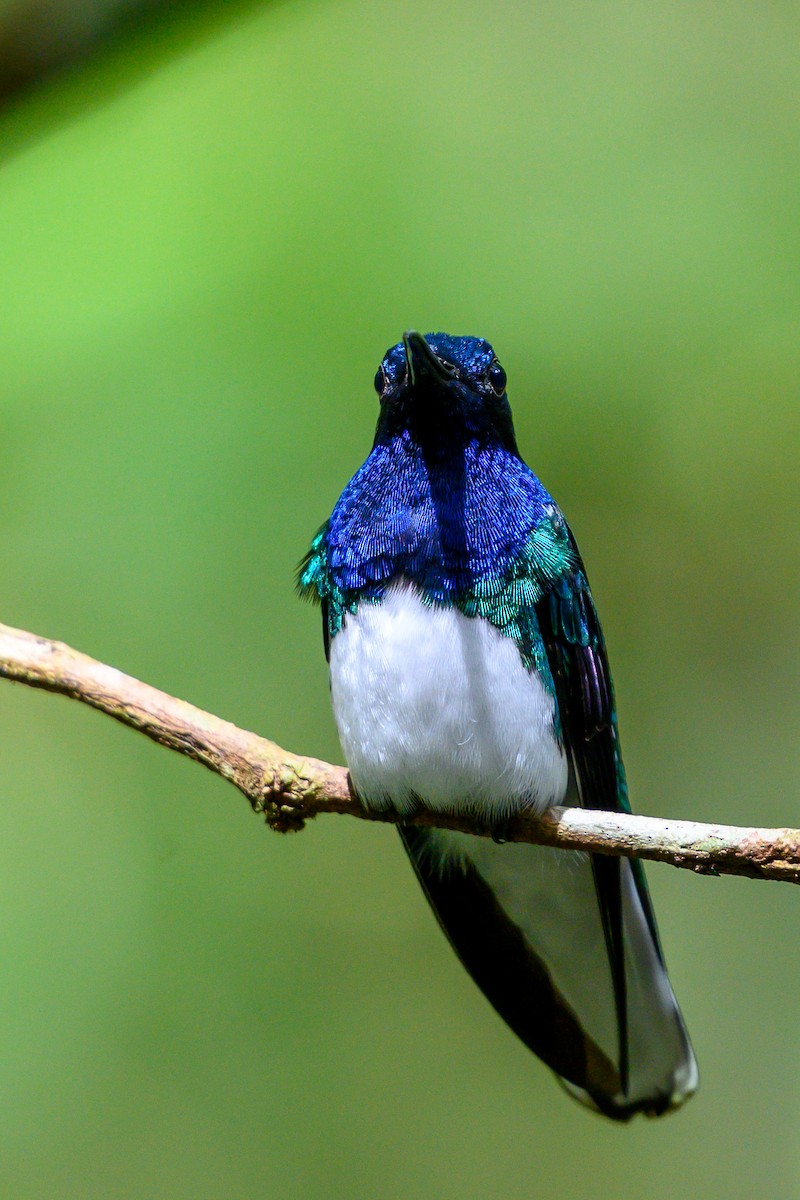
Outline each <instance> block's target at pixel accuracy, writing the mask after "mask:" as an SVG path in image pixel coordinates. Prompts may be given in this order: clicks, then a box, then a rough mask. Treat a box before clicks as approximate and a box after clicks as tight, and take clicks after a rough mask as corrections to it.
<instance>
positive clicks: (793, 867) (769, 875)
mask: <svg viewBox="0 0 800 1200" xmlns="http://www.w3.org/2000/svg"><path fill="white" fill-rule="evenodd" d="M0 676H2V677H4V678H6V679H10V680H14V681H16V682H17V683H25V684H28V686H30V687H35V688H43V689H44V690H45V691H49V692H58V693H60V694H61V695H63V696H70V697H72V699H73V700H80V701H81V702H82V703H83V704H89V705H90V706H91V707H92V708H97V709H100V711H101V712H104V713H107V714H108V715H109V716H110V717H114V718H115V720H117V721H121V722H122V724H123V725H130V726H131V727H132V728H133V729H138V730H139V731H140V732H141V733H144V734H146V735H147V737H149V738H152V740H153V741H155V742H159V743H160V744H161V745H162V746H167V747H168V748H169V749H170V750H176V751H177V752H178V753H179V754H185V755H187V756H188V757H189V758H193V759H195V760H196V761H197V762H200V763H202V764H203V765H204V766H206V767H208V768H209V769H210V770H212V771H215V772H216V773H217V774H218V775H221V776H222V777H223V778H224V779H228V780H230V782H231V783H233V784H235V785H236V787H237V788H238V789H239V791H241V792H242V793H243V794H244V795H245V796H246V797H247V799H248V800H249V801H250V804H251V805H252V806H253V809H254V810H255V811H256V812H258V813H263V814H264V815H265V817H266V820H267V824H268V825H270V826H271V827H272V828H273V829H276V830H279V831H281V832H288V831H290V830H296V829H302V827H303V825H304V823H305V821H306V820H308V819H309V818H311V817H316V816H317V815H318V814H320V813H347V814H348V815H350V816H353V817H360V818H362V819H363V820H370V821H384V822H389V823H397V821H398V819H399V818H398V816H397V814H396V813H392V812H367V810H366V809H364V808H362V806H361V804H360V803H359V801H358V800H357V798H356V797H355V795H354V794H353V791H352V788H351V786H350V781H349V777H348V774H347V772H346V770H345V769H344V767H336V766H333V765H331V764H330V763H326V762H320V761H319V760H317V759H314V758H300V757H298V756H297V755H295V754H290V753H289V752H288V751H286V750H282V749H281V748H280V747H279V746H276V745H275V743H274V742H270V741H267V739H266V738H262V737H259V736H258V735H257V734H255V733H250V732H248V731H247V730H245V729H239V727H238V726H236V725H232V724H231V723H230V722H229V721H223V720H222V719H221V718H220V717H215V716H213V715H212V714H211V713H207V712H203V711H202V709H199V708H195V707H194V705H192V704H187V703H186V701H184V700H177V699H176V698H175V697H174V696H169V695H167V693H166V692H161V691H159V690H158V688H154V687H151V686H150V685H149V684H147V683H141V682H140V681H139V680H138V679H133V678H132V677H131V676H130V675H123V673H122V672H121V671H118V670H116V669H115V668H114V667H109V666H106V665H105V664H104V663H100V662H97V661H96V660H95V659H93V658H89V657H88V656H87V655H85V654H80V653H78V651H77V650H72V649H70V647H69V646H65V645H63V644H62V643H60V642H53V641H50V640H49V639H47V638H41V637H36V636H35V635H34V634H32V633H26V632H24V631H23V630H19V629H12V628H11V627H10V626H8V625H0ZM409 823H412V824H415V825H428V826H437V827H438V828H443V829H456V830H460V831H462V832H465V833H472V834H476V835H481V836H488V834H487V831H486V830H485V829H482V828H480V827H479V826H478V825H476V824H475V823H474V822H472V821H470V820H469V819H468V818H466V817H463V816H461V817H449V816H443V815H442V814H434V813H419V814H418V815H416V816H415V817H414V818H413V819H412V820H411V821H410V822H409ZM508 840H509V841H515V842H533V843H536V844H538V845H544V846H556V847H560V848H562V849H571V850H589V851H593V852H594V853H597V854H615V855H624V856H626V857H633V858H647V859H653V860H655V861H657V862H667V863H671V864H672V865H673V866H675V867H685V868H688V869H689V870H692V871H696V872H698V873H700V874H704V875H721V874H725V875H746V876H749V877H751V878H754V879H779V880H785V881H787V882H789V883H800V831H799V830H794V829H757V828H752V829H749V828H737V827H735V826H731V825H706V824H700V823H699V822H695V821H670V820H660V819H656V818H654V817H640V816H631V815H629V814H627V813H606V812H598V811H596V810H593V809H582V808H552V809H550V810H549V811H548V812H546V813H545V814H544V815H543V816H542V817H538V818H535V817H528V816H520V817H516V818H515V819H514V820H513V821H512V822H511V823H510V825H509V828H508Z"/></svg>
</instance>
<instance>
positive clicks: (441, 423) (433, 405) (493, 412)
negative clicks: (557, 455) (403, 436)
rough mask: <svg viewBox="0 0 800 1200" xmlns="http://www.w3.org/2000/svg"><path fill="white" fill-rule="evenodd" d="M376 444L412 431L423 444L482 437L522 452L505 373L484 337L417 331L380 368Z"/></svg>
mask: <svg viewBox="0 0 800 1200" xmlns="http://www.w3.org/2000/svg"><path fill="white" fill-rule="evenodd" d="M375 390H376V391H377V393H378V396H379V397H380V402H381V412H380V416H379V417H378V428H377V432H376V435H375V441H376V443H379V442H382V441H385V440H387V439H388V438H391V437H396V436H397V435H398V434H400V433H403V432H404V431H406V430H408V431H409V433H410V434H411V436H412V437H414V439H415V440H417V441H419V442H420V443H421V444H422V445H428V446H431V447H434V446H436V445H442V444H445V445H446V444H452V443H453V442H457V441H461V440H464V439H465V438H475V437H477V438H480V439H485V440H486V441H487V442H493V443H495V444H499V445H501V446H503V447H504V448H505V449H507V450H509V451H511V452H512V453H514V454H517V453H518V451H517V446H516V441H515V438H514V426H513V422H512V419H511V409H510V407H509V403H508V397H507V395H506V373H505V371H504V370H503V368H502V366H501V365H500V362H499V360H498V358H497V357H496V355H495V353H494V350H493V349H492V347H491V346H490V345H489V343H488V342H487V341H485V340H484V339H483V338H474V337H452V336H451V335H450V334H447V333H427V334H425V335H424V336H423V335H422V334H421V333H417V332H416V331H415V330H410V331H409V332H408V333H406V334H404V335H403V340H402V341H401V342H398V343H397V345H396V346H392V348H391V349H390V350H388V351H387V352H386V355H385V357H384V359H383V362H382V363H381V365H380V367H379V368H378V373H377V375H376V376H375Z"/></svg>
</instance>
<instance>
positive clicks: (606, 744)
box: [298, 331, 697, 1121]
mask: <svg viewBox="0 0 800 1200" xmlns="http://www.w3.org/2000/svg"><path fill="white" fill-rule="evenodd" d="M506 384H507V381H506V373H505V371H504V369H503V367H502V366H501V364H500V362H499V360H498V358H497V357H496V355H495V353H494V351H493V349H492V347H491V345H490V344H489V343H488V342H487V341H485V340H483V339H482V338H475V337H454V336H451V335H448V334H444V333H429V334H426V335H424V336H423V335H422V334H420V333H417V332H416V331H411V332H408V333H406V334H405V335H404V336H403V339H402V341H400V342H398V344H397V345H396V346H393V347H392V348H391V349H390V350H389V351H388V352H387V353H386V355H385V357H384V359H383V361H382V362H381V365H380V367H379V369H378V373H377V375H376V376H375V388H376V391H377V393H378V396H379V399H380V412H379V416H378V423H377V429H376V433H375V441H374V445H373V447H372V450H371V452H370V454H369V456H368V457H367V459H366V461H365V462H364V464H363V465H362V466H361V467H360V468H359V470H358V471H357V472H356V473H355V475H354V476H353V478H352V479H351V480H350V482H349V483H348V484H347V486H346V487H345V489H344V491H343V492H342V494H341V496H340V497H339V500H338V501H337V502H336V505H335V507H334V509H333V512H332V514H331V516H330V518H329V519H328V520H327V521H326V522H325V524H324V525H323V526H322V528H321V529H320V530H319V532H318V533H317V535H316V537H315V538H314V539H313V542H312V544H311V548H310V549H309V551H308V553H307V554H306V556H305V557H304V559H303V561H302V562H301V564H300V567H299V570H298V586H299V589H300V592H301V594H303V595H305V596H306V597H308V598H311V599H315V600H317V601H318V602H320V603H321V606H322V627H323V628H322V632H323V639H324V645H325V653H326V657H327V659H328V662H329V667H330V686H331V699H332V705H333V712H334V717H335V720H336V724H337V727H338V731H339V737H340V741H341V745H342V749H343V751H344V755H345V759H346V762H347V765H348V769H349V772H350V778H351V781H352V785H353V788H354V790H355V793H356V795H357V796H358V798H359V800H360V802H361V803H362V804H363V805H364V806H365V807H366V808H368V809H375V810H379V809H392V810H394V811H395V812H396V813H397V814H399V816H400V821H401V823H400V824H399V826H398V828H399V832H400V836H401V838H402V841H403V844H404V846H405V849H406V851H407V852H408V855H409V858H410V859H411V862H412V864H413V867H414V870H415V871H416V874H417V876H418V878H419V881H420V883H421V885H422V888H423V890H424V892H425V894H426V896H427V898H428V901H429V902H430V904H431V907H432V908H433V910H434V912H435V914H436V916H437V918H438V920H439V923H440V925H441V927H442V929H443V930H444V932H445V934H446V936H447V937H448V939H449V940H450V942H451V944H452V946H453V949H454V950H455V952H456V954H457V955H458V957H459V958H460V959H461V961H462V963H463V964H464V966H465V967H466V969H467V971H468V972H469V973H470V975H471V976H472V978H473V979H474V981H475V982H476V983H477V985H478V987H479V988H481V989H482V991H483V992H484V994H485V996H486V997H487V999H488V1000H489V1001H490V1002H491V1004H492V1005H493V1006H494V1008H495V1009H496V1010H497V1012H498V1013H499V1015H500V1016H501V1017H502V1018H503V1019H504V1020H505V1021H506V1022H507V1024H508V1025H509V1026H510V1027H511V1029H513V1030H514V1032H515V1033H516V1034H517V1035H518V1036H519V1037H520V1038H521V1040H522V1041H523V1042H524V1043H525V1044H526V1045H527V1046H528V1047H529V1048H530V1049H531V1050H532V1051H533V1052H534V1053H535V1054H537V1055H538V1056H539V1057H540V1058H541V1059H542V1060H543V1061H544V1062H545V1063H546V1064H547V1066H548V1067H550V1068H551V1069H552V1070H553V1071H554V1072H555V1074H556V1076H557V1078H558V1079H559V1080H560V1082H561V1083H562V1084H563V1085H564V1086H565V1088H566V1089H567V1091H568V1092H570V1093H571V1094H572V1095H573V1096H574V1097H575V1098H576V1099H578V1100H580V1101H582V1102H583V1103H584V1104H586V1105H587V1106H589V1107H590V1108H592V1109H594V1110H595V1111H598V1112H600V1113H603V1114H605V1115H606V1116H608V1117H611V1118H613V1119H616V1120H622V1121H625V1120H628V1119H629V1118H630V1117H631V1116H633V1115H634V1114H635V1113H638V1112H642V1113H645V1114H647V1115H651V1116H658V1115H661V1114H662V1113H665V1112H667V1111H669V1110H671V1109H673V1108H676V1107H678V1106H679V1105H680V1104H682V1103H683V1102H684V1101H685V1100H686V1099H688V1098H689V1097H690V1096H691V1095H692V1093H693V1092H694V1091H695V1090H696V1087H697V1066H696V1062H695V1058H694V1054H693V1052H692V1047H691V1043H690V1041H689V1036H688V1033H687V1031H686V1027H685V1025H684V1021H683V1017H682V1015H681V1012H680V1009H679V1008H678V1004H677V1001H676V999H675V996H674V994H673V991H672V987H671V985H670V982H669V979H668V977H667V972H666V968H665V965H664V956H663V952H662V949H661V944H660V941H659V936H658V932H657V929H656V923H655V917H654V915H653V909H652V906H651V902H650V898H649V894H648V889H647V885H646V882H645V877H644V871H643V868H642V865H641V863H640V862H638V861H637V860H631V859H621V858H614V857H608V856H601V855H591V854H585V853H580V852H574V851H564V850H559V849H555V848H548V847H543V846H534V845H529V844H524V843H514V842H508V841H506V840H505V838H504V833H505V832H506V831H507V827H508V822H509V820H510V819H511V818H512V817H513V816H515V815H516V814H519V813H531V814H534V815H536V814H540V813H542V812H544V811H545V810H546V809H547V808H548V807H550V806H551V805H581V806H583V807H585V808H594V809H603V810H611V811H617V812H629V811H630V808H629V804H628V791H627V784H626V779H625V770H624V767H623V764H622V757H621V753H620V740H619V732H618V726H617V715H616V706H615V700H614V689H613V685H612V681H611V674H610V671H609V666H608V658H607V654H606V646H605V641H604V638H603V633H602V630H601V628H600V622H599V620H598V616H597V611H596V609H595V605H594V601H593V599H592V594H591V592H590V590H589V583H588V580H587V576H586V571H585V569H584V566H583V562H582V560H581V556H580V554H579V552H578V547H577V545H576V542H575V539H574V537H573V536H572V533H571V531H570V529H569V526H568V525H567V523H566V521H565V519H564V517H563V515H562V513H561V511H560V509H559V508H558V506H557V505H556V503H555V501H554V500H553V499H552V497H551V496H550V495H549V493H548V492H547V491H546V490H545V488H544V487H543V485H542V484H541V483H540V482H539V480H538V478H537V477H536V476H535V475H534V473H533V472H532V471H531V469H530V468H529V467H528V466H527V465H526V464H525V463H524V462H523V460H522V458H521V456H520V452H519V449H518V447H517V442H516V437H515V433H514V426H513V421H512V416H511V409H510V407H509V402H508V395H507V390H506ZM421 811H429V812H432V813H448V814H455V815H461V816H464V817H466V818H469V819H470V820H471V821H473V822H474V823H475V826H476V828H480V829H481V830H484V831H486V832H488V833H491V834H492V835H493V837H486V836H478V835H476V834H468V833H461V832H456V831H452V830H445V829H437V828H432V827H425V828H423V827H418V826H414V825H413V824H409V823H406V824H404V823H402V818H404V817H405V818H406V819H409V818H411V817H413V815H414V814H415V813H419V812H421Z"/></svg>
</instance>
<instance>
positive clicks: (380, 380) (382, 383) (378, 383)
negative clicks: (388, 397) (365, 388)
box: [375, 363, 389, 396]
mask: <svg viewBox="0 0 800 1200" xmlns="http://www.w3.org/2000/svg"><path fill="white" fill-rule="evenodd" d="M388 382H389V380H388V378H387V375H386V372H385V371H384V369H383V363H381V365H380V366H379V367H378V372H377V374H376V376H375V391H376V392H377V393H378V395H379V396H380V395H382V394H383V392H385V391H386V386H387V384H388Z"/></svg>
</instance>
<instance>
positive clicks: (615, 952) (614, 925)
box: [536, 533, 655, 1090]
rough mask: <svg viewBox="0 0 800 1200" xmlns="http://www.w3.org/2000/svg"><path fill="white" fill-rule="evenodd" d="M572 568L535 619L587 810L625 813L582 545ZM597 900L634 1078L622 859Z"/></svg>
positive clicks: (607, 861) (599, 883) (606, 870)
mask: <svg viewBox="0 0 800 1200" xmlns="http://www.w3.org/2000/svg"><path fill="white" fill-rule="evenodd" d="M569 539H570V545H571V548H572V562H571V565H570V567H569V568H568V569H567V570H566V571H564V573H563V574H562V575H561V576H560V577H559V578H558V579H557V580H556V582H555V584H554V585H553V587H552V588H551V590H550V592H549V593H548V595H546V596H545V597H544V598H543V599H542V600H541V601H540V603H539V604H538V606H537V610H536V612H537V617H538V619H539V626H540V629H541V633H542V638H543V640H544V644H545V650H546V652H547V657H548V661H549V663H550V669H551V671H552V674H553V680H554V683H555V688H556V698H557V701H558V709H559V714H560V718H561V729H562V735H563V738H564V743H565V746H566V749H567V753H568V755H569V758H570V762H571V764H572V768H573V771H574V774H575V780H576V784H577V789H578V798H579V800H580V803H581V805H582V806H583V807H584V808H597V809H605V810H607V811H612V812H614V811H617V812H619V811H620V810H627V807H628V805H627V789H626V785H625V774H624V768H623V766H622V759H621V756H620V752H619V739H618V736H617V724H616V712H615V707H614V691H613V686H612V683H611V675H610V672H609V669H608V658H607V656H606V648H605V642H604V640H603V633H602V630H601V628H600V622H599V620H598V617H597V612H596V610H595V607H594V601H593V600H592V595H591V592H590V590H589V583H588V580H587V578H586V573H585V571H584V569H583V563H582V562H581V558H580V554H579V553H578V548H577V546H576V545H575V540H574V538H573V537H572V534H571V533H570V534H569ZM592 870H593V872H594V879H595V887H596V890H597V899H598V903H599V905H600V912H601V915H602V921H603V930H604V933H605V938H606V945H607V948H608V957H609V962H610V965H611V974H612V982H613V987H614V999H615V1006H616V1011H617V1029H618V1038H619V1054H620V1076H621V1079H622V1085H623V1090H625V1089H626V1088H627V1079H628V1053H629V1051H628V1004H627V985H626V972H625V939H624V930H623V911H622V882H621V864H620V860H619V859H618V858H611V857H608V856H603V855H593V856H592ZM637 889H638V890H639V892H640V899H641V901H642V905H643V907H644V910H645V913H646V916H647V922H648V925H650V926H651V928H652V929H653V930H654V929H655V922H654V919H653V916H652V910H651V908H650V905H649V900H648V897H647V893H646V889H644V887H643V877H642V876H641V874H639V875H638V876H637Z"/></svg>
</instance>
